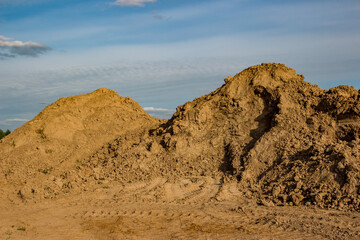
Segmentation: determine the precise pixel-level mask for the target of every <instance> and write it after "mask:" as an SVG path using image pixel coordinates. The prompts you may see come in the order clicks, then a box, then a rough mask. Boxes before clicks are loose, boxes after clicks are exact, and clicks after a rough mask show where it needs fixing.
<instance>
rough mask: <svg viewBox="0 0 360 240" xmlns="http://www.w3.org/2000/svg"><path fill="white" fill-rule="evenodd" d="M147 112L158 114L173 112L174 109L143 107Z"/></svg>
mask: <svg viewBox="0 0 360 240" xmlns="http://www.w3.org/2000/svg"><path fill="white" fill-rule="evenodd" d="M143 109H144V110H145V111H149V112H150V111H156V112H173V111H174V110H172V109H166V108H156V107H143Z"/></svg>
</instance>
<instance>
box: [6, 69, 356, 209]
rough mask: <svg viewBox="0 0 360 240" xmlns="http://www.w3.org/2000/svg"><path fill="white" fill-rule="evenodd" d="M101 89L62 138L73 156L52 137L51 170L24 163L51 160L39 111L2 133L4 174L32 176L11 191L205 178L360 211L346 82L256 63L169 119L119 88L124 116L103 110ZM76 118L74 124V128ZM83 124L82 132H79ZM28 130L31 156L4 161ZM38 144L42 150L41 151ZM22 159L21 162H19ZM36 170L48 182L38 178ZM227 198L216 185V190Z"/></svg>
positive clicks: (245, 190)
mask: <svg viewBox="0 0 360 240" xmlns="http://www.w3.org/2000/svg"><path fill="white" fill-rule="evenodd" d="M98 91H99V90H98ZM100 91H110V90H100ZM85 96H87V95H85ZM107 96H108V94H105V95H104V96H101V97H99V102H97V101H96V102H91V104H89V105H88V107H87V108H86V109H87V111H92V110H93V109H94V108H95V106H96V109H98V110H97V111H98V112H97V114H96V117H94V115H91V116H92V117H91V118H89V119H91V121H90V120H89V122H88V124H87V125H86V124H84V125H82V128H81V129H80V130H81V131H79V130H77V131H75V130H74V131H73V134H72V135H71V136H73V141H72V142H71V143H69V145H66V144H65V145H66V146H72V147H71V154H70V155H71V156H75V155H76V156H77V157H76V158H74V157H72V158H71V159H72V160H71V164H66V162H68V160H66V159H70V157H66V156H67V155H66V153H68V147H66V148H61V147H60V146H63V145H64V144H63V145H61V143H62V142H61V143H60V142H54V143H56V146H58V147H59V148H58V149H57V150H56V155H57V157H56V159H58V160H57V162H59V164H57V165H54V166H53V165H51V166H53V169H54V170H53V171H51V172H50V173H49V174H38V173H37V174H35V175H31V174H34V173H35V172H37V171H38V169H37V167H31V166H33V165H31V166H30V162H31V164H32V162H36V163H37V165H36V166H40V165H41V166H45V167H47V168H48V167H49V166H50V165H47V164H50V160H45V159H48V158H45V157H40V156H47V155H46V154H54V153H48V152H46V151H47V149H50V150H53V148H49V147H47V145H46V144H47V142H46V141H47V138H48V137H47V136H48V135H49V133H50V132H51V129H48V128H46V127H42V126H43V125H42V124H44V123H45V122H48V121H46V120H45V119H42V118H41V114H39V115H38V116H37V117H36V118H35V119H34V120H32V121H31V122H32V124H33V125H36V127H33V126H31V122H29V123H27V124H25V125H24V126H23V127H21V128H19V129H18V130H16V131H15V132H14V133H12V134H10V135H9V136H8V137H7V138H5V139H4V141H3V143H1V145H0V151H2V152H6V154H7V155H5V157H2V159H1V162H0V164H1V167H2V168H1V169H2V176H1V178H3V179H4V180H3V181H5V182H9V181H10V179H11V180H12V179H18V181H19V182H21V181H24V179H22V178H20V174H19V173H21V172H23V171H25V169H28V168H30V169H32V171H33V172H28V173H27V174H28V175H31V176H33V179H34V181H33V182H31V183H26V184H25V183H22V184H23V185H24V186H27V188H24V187H23V188H21V189H19V188H18V189H19V191H20V194H18V195H20V197H24V198H26V197H27V196H29V195H30V196H31V194H34V195H36V192H41V193H42V196H45V197H53V196H55V195H56V194H60V193H62V192H72V191H74V192H76V191H83V190H88V189H90V188H92V187H94V186H97V185H99V184H100V185H101V184H104V183H106V184H111V183H114V182H117V183H119V182H120V183H129V182H136V181H149V180H152V179H156V178H165V179H167V181H176V180H177V179H181V178H184V177H194V176H205V177H209V178H213V179H220V182H219V184H220V185H221V186H225V185H226V184H236V188H237V189H238V191H239V192H241V194H242V195H243V196H244V197H247V198H253V199H257V201H258V203H259V204H264V205H273V204H276V205H303V204H304V205H317V206H320V207H333V208H350V209H355V210H360V197H359V196H360V185H359V184H360V173H359V172H360V152H359V151H360V149H359V148H360V147H359V146H360V145H359V134H360V102H359V96H360V95H359V91H357V90H355V89H354V88H352V87H348V86H339V87H336V88H332V89H330V90H328V91H326V90H322V89H321V88H319V87H318V86H316V85H312V84H310V83H307V82H305V81H304V77H303V76H302V75H297V74H296V72H295V70H293V69H290V68H288V67H286V66H284V65H282V64H261V65H257V66H254V67H250V68H248V69H245V70H244V71H242V72H241V73H239V74H237V75H235V76H234V77H228V78H226V79H225V84H224V85H223V86H222V87H220V88H219V89H217V90H215V91H214V92H212V93H210V94H208V95H205V96H202V97H200V98H197V99H195V100H193V101H191V102H187V103H185V104H184V105H182V106H179V107H178V108H177V110H176V113H175V114H174V115H173V117H172V118H171V119H170V120H168V121H160V120H157V119H154V118H151V117H149V116H148V115H147V114H146V113H145V112H144V111H143V110H142V109H141V108H140V107H139V106H138V105H137V104H136V103H134V102H133V101H130V100H126V99H125V98H121V97H119V96H117V98H119V99H123V100H122V104H121V106H123V103H124V102H126V101H130V102H131V103H129V104H131V106H132V107H130V108H127V110H126V116H127V117H123V116H122V115H121V114H120V113H119V115H116V114H114V113H113V112H114V111H109V109H108V108H109V107H110V106H108V105H107V106H103V107H102V103H101V101H102V100H101V99H106V98H107ZM74 99H76V97H75V98H74ZM59 101H60V100H59ZM120 102H121V101H120ZM54 104H56V103H54ZM54 104H53V105H54ZM74 104H76V103H74ZM92 104H96V105H95V106H93V105H92ZM53 105H51V106H53ZM51 106H50V107H51ZM55 106H56V105H55ZM69 106H72V103H69ZM77 106H83V104H82V103H81V104H79V105H77ZM134 106H136V107H134ZM50 107H48V108H50ZM74 109H76V108H74ZM129 109H130V110H129ZM45 110H46V109H45ZM45 110H44V111H45ZM48 110H49V111H50V109H48ZM49 113H50V112H49ZM58 114H59V115H55V114H54V115H52V114H49V116H52V119H53V121H58V122H56V123H54V126H58V127H59V126H65V125H66V126H68V125H69V126H73V124H75V125H74V126H76V124H77V122H76V121H74V119H72V118H71V117H69V116H68V115H66V112H65V111H64V112H62V111H59V112H58ZM66 116H68V117H66ZM96 118H99V121H97V120H96ZM36 120H37V121H36ZM74 126H73V127H72V129H77V127H74ZM115 126H117V127H115ZM39 129H40V130H39ZM41 129H43V130H41ZM65 129H67V127H66V128H65ZM65 129H64V130H65ZM115 129H117V130H116V131H115ZM125 130H126V131H125ZM94 131H95V132H94ZM83 132H87V134H79V133H83ZM104 132H105V133H109V134H108V135H106V138H105V137H104V138H103V141H99V142H96V144H93V145H89V146H88V148H87V149H88V150H86V151H83V150H82V149H83V148H82V147H76V146H77V145H79V143H82V145H81V146H85V145H87V144H88V142H91V141H95V139H97V136H98V134H100V133H104ZM62 133H64V134H65V135H64V136H66V135H67V134H66V130H65V131H59V132H58V134H60V135H61V134H62ZM91 133H92V134H91ZM115 133H116V134H115ZM43 135H44V136H45V138H44V137H43ZM55 135H56V134H55ZM60 135H59V136H58V138H61V136H60ZM27 136H29V139H34V138H35V137H36V139H37V142H36V144H37V145H36V144H34V145H31V146H32V148H30V147H29V148H26V150H25V148H24V150H21V151H23V152H24V153H25V152H26V154H28V155H29V156H30V157H28V158H27V159H29V160H26V161H25V160H24V159H22V160H20V158H19V159H18V160H16V161H15V163H14V164H22V165H16V166H17V167H16V168H15V167H13V166H15V165H13V163H12V159H13V158H15V159H17V157H14V156H16V154H17V152H18V151H19V152H20V153H21V151H20V149H21V145H17V144H16V142H20V141H21V139H27ZM49 136H50V135H49ZM30 137H31V138H30ZM66 139H68V138H66ZM13 141H14V142H15V146H14V145H12V142H13ZM23 141H25V140H23ZM63 141H66V140H65V139H63ZM105 141H108V143H106V144H105ZM26 142H28V140H26ZM100 143H101V144H102V145H103V146H102V147H101V144H100ZM53 146H54V147H55V145H53ZM36 147H38V148H39V149H40V151H41V149H42V151H43V152H42V153H41V155H40V154H38V153H37V152H38V151H39V149H37V148H36ZM96 148H98V150H96ZM62 149H66V151H65V150H64V151H63V150H62ZM91 150H93V152H92V153H91ZM78 151H79V152H80V153H81V154H80V153H78ZM12 154H13V155H12ZM28 161H30V162H28ZM27 164H29V166H28V168H25V167H23V166H24V165H27ZM63 166H66V167H63ZM9 169H10V170H11V171H12V172H11V171H9ZM16 176H18V177H19V178H16ZM39 177H42V178H43V179H46V180H47V184H44V183H43V182H41V184H40V182H39V181H38V182H37V180H36V179H40V178H39ZM1 178H0V179H1ZM27 189H30V190H27ZM32 190H34V192H35V193H32ZM26 191H28V192H26ZM29 191H30V192H29ZM226 197H229V196H228V195H227V196H225V194H224V193H223V190H222V188H220V190H219V192H218V194H217V195H216V198H217V199H226Z"/></svg>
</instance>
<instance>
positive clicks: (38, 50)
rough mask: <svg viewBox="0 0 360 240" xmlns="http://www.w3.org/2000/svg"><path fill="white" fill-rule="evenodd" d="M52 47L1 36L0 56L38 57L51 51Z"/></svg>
mask: <svg viewBox="0 0 360 240" xmlns="http://www.w3.org/2000/svg"><path fill="white" fill-rule="evenodd" d="M49 50H50V48H49V47H47V46H45V45H43V44H40V43H36V42H22V41H18V40H14V39H12V38H8V37H5V36H0V58H1V57H2V58H5V57H16V56H17V55H23V56H31V57H37V56H38V55H39V54H42V53H45V52H47V51H49Z"/></svg>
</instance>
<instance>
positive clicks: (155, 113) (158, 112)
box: [143, 107, 175, 119]
mask: <svg viewBox="0 0 360 240" xmlns="http://www.w3.org/2000/svg"><path fill="white" fill-rule="evenodd" d="M143 109H144V110H145V111H146V112H147V113H148V114H149V115H150V116H152V117H155V118H160V119H170V118H171V116H172V115H173V114H174V112H175V110H172V109H166V108H156V107H144V108H143Z"/></svg>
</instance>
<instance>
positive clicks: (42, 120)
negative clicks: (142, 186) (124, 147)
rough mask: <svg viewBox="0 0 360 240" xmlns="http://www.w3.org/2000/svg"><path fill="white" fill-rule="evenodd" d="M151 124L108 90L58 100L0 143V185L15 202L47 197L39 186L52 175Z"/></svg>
mask: <svg viewBox="0 0 360 240" xmlns="http://www.w3.org/2000/svg"><path fill="white" fill-rule="evenodd" d="M154 123H158V120H156V119H153V118H152V117H150V116H149V115H148V114H147V113H146V112H145V111H144V110H143V109H142V108H141V107H140V105H139V104H138V103H136V102H135V101H133V100H132V99H130V98H129V97H121V96H119V95H118V94H117V93H116V92H115V91H113V90H109V89H98V90H96V91H94V92H92V93H89V94H85V95H79V96H74V97H66V98H61V99H59V100H58V101H56V102H55V103H53V104H51V105H50V106H48V107H46V108H45V109H44V110H43V111H42V112H40V113H39V114H38V115H37V116H36V117H35V118H34V119H33V120H31V121H29V122H27V123H26V124H25V125H23V126H22V127H20V128H18V129H16V130H15V131H14V132H13V133H12V134H10V135H9V136H8V137H7V138H4V139H3V140H2V142H1V143H0V172H1V174H0V181H1V184H2V186H4V184H5V183H7V185H6V188H7V189H8V188H9V186H14V187H16V189H17V190H16V192H17V193H18V195H19V196H20V197H25V195H32V194H36V193H38V194H39V193H40V195H42V196H46V195H47V194H51V190H50V189H48V191H46V189H44V185H45V182H46V181H53V180H54V179H51V176H53V175H56V174H57V173H58V172H64V171H67V170H70V169H74V166H75V164H76V163H77V162H79V161H81V159H82V158H84V157H85V156H88V155H90V153H92V152H93V151H94V150H95V149H97V148H99V147H100V146H102V145H104V144H105V143H107V142H109V141H110V140H113V139H114V138H115V137H116V136H118V135H121V134H124V133H125V132H128V131H130V132H131V131H133V130H135V129H138V128H141V127H144V126H147V125H152V124H154ZM45 180H46V181H45ZM54 181H55V180H54ZM54 183H55V184H56V182H54ZM10 189H11V188H10ZM2 190H5V189H4V188H3V189H2ZM49 191H50V193H49Z"/></svg>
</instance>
